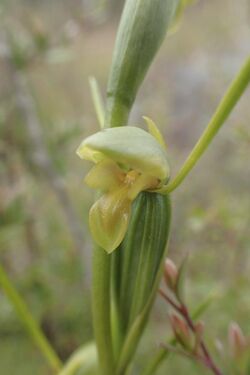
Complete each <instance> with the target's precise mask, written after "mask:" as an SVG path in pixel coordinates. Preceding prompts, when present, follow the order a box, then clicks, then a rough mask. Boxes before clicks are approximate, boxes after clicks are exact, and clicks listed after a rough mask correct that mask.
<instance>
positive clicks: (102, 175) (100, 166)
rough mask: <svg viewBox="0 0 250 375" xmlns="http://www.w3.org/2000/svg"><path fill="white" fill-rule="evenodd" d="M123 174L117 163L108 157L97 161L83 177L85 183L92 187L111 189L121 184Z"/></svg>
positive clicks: (103, 189) (104, 189)
mask: <svg viewBox="0 0 250 375" xmlns="http://www.w3.org/2000/svg"><path fill="white" fill-rule="evenodd" d="M124 178H125V174H124V173H123V171H122V170H121V169H120V168H119V167H118V165H117V164H116V163H115V162H114V161H113V160H110V159H105V160H102V161H101V162H99V163H97V164H96V165H95V166H94V167H93V168H92V169H91V170H90V171H89V173H88V174H87V176H86V177H85V179H84V180H85V182H86V184H87V185H88V186H89V187H91V188H93V189H100V190H102V191H105V192H106V191H112V190H114V189H116V188H118V186H120V185H121V183H122V181H123V180H124Z"/></svg>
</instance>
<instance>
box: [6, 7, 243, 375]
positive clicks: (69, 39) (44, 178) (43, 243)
mask: <svg viewBox="0 0 250 375" xmlns="http://www.w3.org/2000/svg"><path fill="white" fill-rule="evenodd" d="M122 5H123V1H122V0H121V1H118V0H94V1H93V0H92V1H90V0H74V1H67V0H60V1H59V0H54V1H48V0H44V1H37V0H29V1H28V0H19V1H17V0H16V1H15V0H8V1H7V0H6V1H3V0H1V1H0V76H1V85H0V259H1V262H2V263H3V264H4V266H5V269H6V270H7V271H8V273H9V275H10V277H11V279H12V280H13V282H14V284H15V285H16V286H17V288H18V290H19V291H20V292H21V293H22V295H23V296H24V298H25V300H26V301H27V303H28V305H29V307H30V309H31V311H32V313H33V314H34V316H35V317H36V319H37V320H38V321H39V322H40V324H41V326H42V327H43V329H44V331H45V333H46V335H47V336H48V338H49V339H50V341H51V342H52V343H53V345H54V346H55V348H56V349H57V351H58V353H59V354H60V356H61V357H62V358H63V359H66V358H67V357H68V356H69V355H70V353H71V352H72V351H73V350H74V349H75V348H76V347H77V346H79V345H81V344H82V343H84V342H86V341H88V340H89V339H91V338H92V327H91V312H90V285H91V272H90V267H91V240H90V236H89V232H88V226H87V215H88V208H89V206H90V204H91V201H92V192H91V191H90V190H88V188H87V187H86V186H85V185H84V184H83V177H84V175H85V173H86V171H87V170H88V164H87V163H84V162H82V161H81V160H80V159H79V158H77V156H76V155H75V149H76V147H77V146H78V145H79V143H80V141H81V140H82V138H84V137H85V136H86V135H89V134H91V133H93V132H95V131H97V130H98V124H97V120H96V117H95V113H94V109H93V105H92V102H91V97H90V93H89V87H88V77H89V76H90V75H95V76H96V78H97V79H98V81H99V83H100V86H101V89H102V92H103V94H105V87H106V82H107V75H108V71H109V66H110V63H111V55H112V49H113V46H114V40H115V34H116V30H117V25H118V22H119V17H120V11H121V8H122ZM249 25H250V5H249V0H238V1H237V2H236V1H234V0H220V1H218V0H200V1H199V2H197V3H196V4H195V5H194V6H192V7H190V8H189V9H188V11H187V13H186V15H185V17H184V19H183V21H182V24H181V25H180V27H179V29H178V32H176V33H175V34H172V35H169V37H168V38H167V39H166V41H165V43H164V45H163V47H162V48H161V50H160V53H159V55H158V56H157V59H156V61H155V62H154V64H153V67H152V68H151V70H150V73H149V74H148V76H147V79H146V81H145V83H144V84H143V87H142V89H141V90H140V94H139V97H138V99H137V101H136V105H135V107H134V110H133V113H132V116H131V121H130V123H131V124H137V125H140V124H142V123H143V121H142V118H141V117H142V115H148V116H149V117H151V118H153V119H154V120H155V121H156V123H157V124H158V125H159V127H160V128H161V130H162V132H163V134H164V136H165V139H166V142H167V145H168V150H169V155H170V161H171V165H172V173H173V174H174V173H175V172H176V171H177V169H178V168H179V167H180V165H181V163H182V161H183V160H184V158H185V157H186V156H187V154H188V152H189V150H190V149H191V148H192V146H193V144H194V142H195V141H196V139H197V138H198V136H199V135H200V134H201V132H202V130H203V129H204V127H205V125H206V124H207V122H208V120H209V118H210V116H211V114H212V113H213V111H214V109H215V107H216V104H217V103H218V101H219V99H220V98H221V96H222V94H223V92H224V91H225V89H226V87H227V85H228V84H229V82H230V80H231V79H232V77H233V76H234V74H235V73H236V72H237V70H238V69H239V67H240V66H241V64H242V62H243V60H244V58H245V57H246V56H247V55H248V54H249V40H250V26H249ZM249 121H250V107H249V91H248V92H247V93H246V94H245V96H244V97H243V99H242V100H241V101H240V103H239V105H238V106H237V109H236V110H235V111H234V113H233V115H232V116H231V117H230V119H229V121H227V125H226V126H225V127H224V128H223V129H222V131H221V132H220V133H219V135H218V137H217V138H216V140H215V141H214V142H213V144H212V145H211V147H210V149H209V151H208V152H207V153H206V155H205V156H204V157H203V159H202V161H201V162H200V163H199V164H198V166H197V167H196V168H195V169H194V171H193V172H192V174H191V176H189V178H188V179H187V180H186V181H185V183H184V184H183V185H182V187H181V188H180V189H179V190H178V191H177V192H176V193H174V194H173V225H172V235H171V241H170V246H169V254H170V257H171V258H172V259H174V260H175V261H176V262H177V263H178V262H180V261H181V260H182V259H183V257H184V256H185V255H186V254H187V253H188V254H189V266H188V285H187V288H186V289H187V296H188V298H187V299H188V301H189V304H190V306H193V305H195V304H196V303H197V302H199V301H200V300H201V299H202V298H204V297H206V295H207V294H209V293H210V292H211V291H213V292H215V293H216V295H217V298H216V299H215V301H214V302H213V304H212V305H211V307H210V308H209V310H208V311H207V313H206V314H205V316H204V320H205V322H206V326H207V329H206V332H207V337H206V338H207V340H208V342H209V343H210V344H211V346H212V347H213V346H214V342H215V338H217V339H218V340H221V341H222V342H225V341H226V337H227V327H228V325H229V323H230V321H231V320H235V321H238V322H239V324H240V325H241V327H242V328H243V330H244V331H245V332H246V333H248V334H249V333H250V319H249V312H250V298H249V295H250V276H249V275H250V231H249V228H250V214H249V213H250V196H249V181H250V164H249V148H250V128H249ZM168 333H169V324H168V318H167V309H166V306H165V304H164V303H163V302H162V301H160V300H158V301H157V302H156V305H155V308H154V311H153V314H152V319H151V323H150V327H149V328H148V330H147V333H146V335H145V337H144V340H143V342H142V344H141V346H140V350H139V354H140V355H139V360H138V370H139V368H140V366H141V363H142V362H143V358H144V357H145V354H147V355H149V354H150V353H152V352H153V351H155V350H157V345H158V344H159V343H161V342H162V341H164V338H165V337H166V336H167V335H168ZM13 359H14V360H13ZM169 363H170V366H171V367H168V366H165V367H162V368H161V370H160V371H159V375H160V374H171V373H173V371H178V372H179V373H183V374H184V373H185V374H189V373H190V374H198V373H201V368H195V367H193V365H192V364H191V363H190V362H189V361H188V360H180V359H179V358H176V357H174V356H173V358H171V360H170V362H169ZM0 373H1V374H8V375H16V374H22V375H24V374H25V375H29V374H34V373H35V374H37V375H46V374H49V373H50V372H49V370H48V368H47V366H46V363H44V360H43V358H42V357H41V355H40V354H39V352H38V351H37V349H36V347H34V346H33V345H32V342H31V341H30V340H29V338H28V337H27V335H26V333H25V332H24V330H23V327H22V325H21V324H20V322H19V320H18V319H17V317H16V315H15V312H14V311H13V309H12V307H11V305H10V304H9V302H8V300H7V299H6V297H5V296H4V294H2V293H0ZM204 373H205V370H204Z"/></svg>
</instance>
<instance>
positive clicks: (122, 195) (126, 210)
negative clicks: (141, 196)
mask: <svg viewBox="0 0 250 375" xmlns="http://www.w3.org/2000/svg"><path fill="white" fill-rule="evenodd" d="M127 193H128V187H127V186H122V187H121V188H119V189H117V190H115V191H112V192H110V193H107V194H104V195H103V196H102V197H101V198H99V199H98V200H97V201H96V202H95V204H94V205H93V206H92V207H91V210H90V213H89V224H90V230H91V233H92V236H93V238H94V240H95V241H96V243H97V244H98V245H100V246H101V247H102V248H103V249H105V250H106V251H107V252H108V253H111V252H112V251H113V250H115V249H116V248H117V247H118V246H119V245H120V243H121V242H122V240H123V238H124V236H125V233H126V231H127V227H128V222H129V217H130V211H131V200H130V199H129V198H128V197H127Z"/></svg>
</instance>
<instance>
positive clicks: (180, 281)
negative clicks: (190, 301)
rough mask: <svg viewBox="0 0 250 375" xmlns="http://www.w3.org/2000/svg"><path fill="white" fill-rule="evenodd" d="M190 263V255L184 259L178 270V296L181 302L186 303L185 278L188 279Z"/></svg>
mask: <svg viewBox="0 0 250 375" xmlns="http://www.w3.org/2000/svg"><path fill="white" fill-rule="evenodd" d="M187 263H188V255H187V256H186V257H185V258H184V260H183V261H182V263H181V266H180V268H179V270H178V278H177V281H176V295H177V296H178V298H179V300H180V301H182V302H184V299H185V291H184V287H185V277H186V269H187Z"/></svg>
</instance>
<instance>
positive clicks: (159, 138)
mask: <svg viewBox="0 0 250 375" xmlns="http://www.w3.org/2000/svg"><path fill="white" fill-rule="evenodd" d="M143 118H144V120H145V121H146V124H147V126H148V131H149V133H150V134H151V135H152V136H153V137H154V138H155V139H156V140H157V142H158V143H159V144H160V145H161V146H162V147H163V148H164V150H166V149H167V146H166V143H165V141H164V138H163V136H162V134H161V132H160V130H159V129H158V127H157V126H156V124H155V123H154V121H153V120H151V118H149V117H147V116H143Z"/></svg>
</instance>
